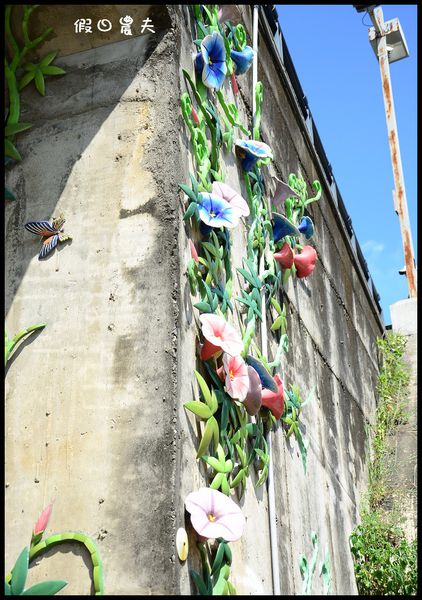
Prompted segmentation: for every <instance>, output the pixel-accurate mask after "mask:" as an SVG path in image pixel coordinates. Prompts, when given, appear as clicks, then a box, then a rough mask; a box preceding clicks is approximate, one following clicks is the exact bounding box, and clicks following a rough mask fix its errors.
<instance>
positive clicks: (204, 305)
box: [194, 302, 213, 313]
mask: <svg viewBox="0 0 422 600" xmlns="http://www.w3.org/2000/svg"><path fill="white" fill-rule="evenodd" d="M194 307H195V308H197V309H198V310H200V311H201V312H204V313H212V312H213V311H212V308H211V306H210V305H209V304H208V302H197V303H196V304H194Z"/></svg>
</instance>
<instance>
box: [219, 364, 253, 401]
mask: <svg viewBox="0 0 422 600" xmlns="http://www.w3.org/2000/svg"><path fill="white" fill-rule="evenodd" d="M223 365H224V371H225V373H226V377H225V384H226V391H227V393H228V395H229V396H230V397H231V398H235V399H236V400H240V401H242V400H244V399H245V398H246V395H247V393H248V390H249V374H248V366H247V364H246V363H245V361H244V360H243V358H242V357H241V356H230V354H224V355H223Z"/></svg>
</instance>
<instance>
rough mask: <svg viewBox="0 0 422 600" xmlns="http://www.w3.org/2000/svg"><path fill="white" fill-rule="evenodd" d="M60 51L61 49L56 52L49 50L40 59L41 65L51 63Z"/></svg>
mask: <svg viewBox="0 0 422 600" xmlns="http://www.w3.org/2000/svg"><path fill="white" fill-rule="evenodd" d="M58 52H59V51H58V50H56V51H55V52H49V53H48V54H46V55H45V56H44V57H43V58H42V59H41V61H40V67H45V66H47V65H49V64H50V63H51V62H53V60H54V59H55V58H56V56H57V54H58Z"/></svg>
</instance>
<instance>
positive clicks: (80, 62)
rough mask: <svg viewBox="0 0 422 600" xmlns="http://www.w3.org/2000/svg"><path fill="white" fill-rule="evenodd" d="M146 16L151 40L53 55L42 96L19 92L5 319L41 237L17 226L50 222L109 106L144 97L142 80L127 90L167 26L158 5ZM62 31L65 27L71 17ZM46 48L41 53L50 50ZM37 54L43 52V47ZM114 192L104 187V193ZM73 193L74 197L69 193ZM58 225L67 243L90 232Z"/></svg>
mask: <svg viewBox="0 0 422 600" xmlns="http://www.w3.org/2000/svg"><path fill="white" fill-rule="evenodd" d="M67 8H69V9H71V8H74V7H71V6H68V7H67ZM149 14H150V15H151V17H152V19H153V22H154V26H155V33H154V34H153V33H143V34H142V35H139V36H138V37H133V38H129V39H128V40H124V41H119V42H115V43H108V42H106V44H107V45H103V46H100V47H97V48H93V49H91V50H86V51H83V52H77V53H76V54H75V53H73V54H69V53H68V55H67V56H66V57H65V58H62V59H60V54H59V57H58V59H57V60H56V64H57V66H61V67H63V68H64V69H65V70H66V75H64V76H62V77H53V78H47V81H46V96H45V97H41V96H40V95H39V94H38V93H37V92H36V91H35V88H33V87H32V84H31V85H30V86H28V87H27V88H25V89H24V90H23V92H22V93H21V117H20V121H21V122H29V123H31V124H32V128H31V129H30V130H29V131H28V132H24V133H22V134H20V135H18V137H17V140H16V145H17V147H18V149H19V151H20V153H21V155H22V158H23V160H22V162H20V163H18V164H16V165H15V166H13V167H12V168H11V169H10V170H8V172H7V179H6V185H7V187H9V189H11V190H12V191H13V192H14V194H15V196H16V201H6V208H5V254H6V256H5V279H6V289H5V316H7V314H8V312H9V310H10V307H11V304H12V302H13V299H14V297H15V295H16V293H17V291H18V289H19V286H20V284H21V282H22V279H23V277H24V275H25V273H26V271H27V269H28V266H29V263H30V261H31V260H38V259H37V258H36V257H37V256H38V253H39V250H40V246H41V244H40V241H41V238H39V237H38V236H36V235H33V234H31V233H29V232H28V231H26V230H25V229H24V224H25V223H26V222H28V221H32V220H49V221H50V222H51V219H52V217H53V216H58V213H59V212H60V198H61V195H62V193H63V191H64V189H65V187H66V184H67V182H68V179H69V176H70V174H71V173H72V170H73V169H74V167H75V165H76V164H77V162H78V161H79V160H80V158H81V157H82V154H83V153H84V151H85V150H86V149H87V148H88V146H89V145H90V143H91V142H92V140H93V138H94V137H95V136H96V135H97V133H98V132H99V130H100V129H101V127H102V125H103V123H104V122H105V120H106V119H107V118H108V116H109V115H110V114H111V113H112V112H113V110H114V109H115V107H116V106H117V105H118V104H119V103H120V102H139V103H140V105H139V106H141V105H142V103H143V102H145V101H148V99H149V96H150V90H149V89H148V81H146V83H147V85H146V86H145V87H146V89H143V87H141V86H137V88H136V90H133V91H131V92H130V94H128V92H127V90H128V88H130V86H131V84H132V83H133V81H134V79H135V78H136V76H137V75H138V74H139V73H140V72H142V71H144V70H145V71H146V65H147V61H148V59H149V57H150V56H151V55H152V54H153V52H154V51H155V49H156V48H157V46H158V44H159V43H160V41H161V40H162V39H163V37H164V36H165V34H166V33H167V32H168V30H169V28H170V27H171V20H170V16H169V13H168V11H167V8H166V7H163V6H159V7H157V10H155V8H152V9H151V10H150V12H149ZM70 17H71V15H70ZM47 25H49V23H44V27H46V26H47ZM52 25H53V26H54V23H52ZM69 27H70V28H73V21H72V19H71V18H69ZM97 33H98V32H97ZM94 35H95V34H94ZM60 42H61V41H60V39H59V38H57V37H53V40H52V44H53V45H54V47H55V49H56V48H58V47H60ZM48 44H49V42H47V43H46V45H47V51H48V50H50V47H49V46H48ZM42 54H45V52H44V46H42ZM31 58H32V57H31ZM33 60H37V59H36V58H35V59H33ZM122 137H124V136H122ZM120 139H121V138H117V136H116V140H110V144H111V145H115V144H116V156H115V158H114V161H111V162H110V166H109V171H112V169H113V168H116V164H115V163H116V162H117V163H118V161H119V160H120V159H121V158H122V157H121V155H119V154H118V150H119V149H120V147H119V146H118V145H117V144H118V140H120ZM123 141H124V139H123ZM94 158H95V157H94ZM120 192H121V191H120V190H119V189H114V190H110V189H105V190H104V195H105V196H106V195H108V194H110V193H113V194H120ZM74 193H75V194H76V197H78V196H77V190H74ZM78 200H80V201H81V203H82V204H83V203H85V202H89V198H79V197H78ZM56 207H58V208H56ZM56 210H57V214H56V212H55V211H56ZM64 216H65V217H66V216H67V215H66V214H65V215H64ZM66 225H67V223H65V225H64V231H65V233H69V234H70V235H72V234H73V236H74V237H75V234H77V236H78V237H80V236H89V230H90V229H92V228H93V227H95V223H92V222H91V223H86V229H85V227H84V229H85V230H84V231H78V232H72V231H71V229H70V228H69V229H67V228H66ZM65 246H66V244H63V245H62V246H61V245H60V244H59V246H58V249H57V248H56V250H54V251H53V252H52V253H51V255H50V256H49V257H47V258H46V259H44V260H50V261H51V260H54V261H55V260H58V257H57V259H56V257H55V255H56V253H57V252H58V251H60V249H63V248H64V247H65Z"/></svg>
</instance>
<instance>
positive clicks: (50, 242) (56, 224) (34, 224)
mask: <svg viewBox="0 0 422 600" xmlns="http://www.w3.org/2000/svg"><path fill="white" fill-rule="evenodd" d="M64 222H65V219H64V216H63V214H61V215H60V217H58V218H56V219H55V218H53V221H52V223H51V225H50V223H49V222H48V221H29V222H28V223H25V229H27V230H28V231H30V232H31V233H35V234H36V235H41V236H42V237H43V238H45V239H44V240H43V242H42V246H41V250H40V253H39V255H38V259H41V258H45V257H46V256H47V255H48V254H50V252H51V251H52V250H53V249H54V248H55V247H56V246H57V244H58V242H65V241H66V240H71V239H72V238H71V236H70V235H65V234H64V233H63V229H62V227H63V224H64Z"/></svg>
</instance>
